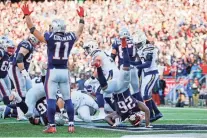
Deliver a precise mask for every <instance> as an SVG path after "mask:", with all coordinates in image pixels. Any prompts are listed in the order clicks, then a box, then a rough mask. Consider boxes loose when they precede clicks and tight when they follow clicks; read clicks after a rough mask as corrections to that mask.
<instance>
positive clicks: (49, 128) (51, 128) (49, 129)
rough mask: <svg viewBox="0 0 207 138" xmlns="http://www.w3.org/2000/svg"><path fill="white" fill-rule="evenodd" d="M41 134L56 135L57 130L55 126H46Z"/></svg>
mask: <svg viewBox="0 0 207 138" xmlns="http://www.w3.org/2000/svg"><path fill="white" fill-rule="evenodd" d="M43 132H44V133H56V132H57V130H56V127H55V125H48V126H47V127H46V129H45V130H43Z"/></svg>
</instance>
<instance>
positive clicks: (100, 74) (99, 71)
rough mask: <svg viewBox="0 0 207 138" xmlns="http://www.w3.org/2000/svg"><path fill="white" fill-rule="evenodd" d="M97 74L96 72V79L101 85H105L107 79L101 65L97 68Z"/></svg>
mask: <svg viewBox="0 0 207 138" xmlns="http://www.w3.org/2000/svg"><path fill="white" fill-rule="evenodd" d="M97 74H98V81H99V83H100V85H101V87H102V88H103V87H106V86H107V80H106V78H105V76H104V74H103V71H102V68H101V67H98V68H97Z"/></svg>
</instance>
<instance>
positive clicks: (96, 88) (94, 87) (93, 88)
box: [84, 76, 115, 119]
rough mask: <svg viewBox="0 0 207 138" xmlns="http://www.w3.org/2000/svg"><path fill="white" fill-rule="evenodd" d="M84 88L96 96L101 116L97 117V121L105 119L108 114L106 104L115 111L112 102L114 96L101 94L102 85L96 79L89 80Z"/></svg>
mask: <svg viewBox="0 0 207 138" xmlns="http://www.w3.org/2000/svg"><path fill="white" fill-rule="evenodd" d="M84 86H85V88H86V90H87V91H88V92H94V93H95V95H96V101H97V103H98V106H99V115H98V116H97V118H96V119H104V118H105V116H106V114H105V111H104V110H105V102H104V100H105V101H106V103H108V104H109V105H110V107H111V108H112V109H113V110H115V106H114V104H113V103H112V101H111V100H110V99H111V97H112V94H104V95H103V94H102V93H101V87H100V84H99V82H98V80H97V79H96V78H94V77H93V76H92V77H91V78H89V79H88V80H86V81H85V83H84Z"/></svg>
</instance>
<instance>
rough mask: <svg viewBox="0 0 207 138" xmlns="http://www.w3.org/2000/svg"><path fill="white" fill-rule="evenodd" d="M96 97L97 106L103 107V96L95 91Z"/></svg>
mask: <svg viewBox="0 0 207 138" xmlns="http://www.w3.org/2000/svg"><path fill="white" fill-rule="evenodd" d="M96 99H97V104H98V107H99V108H103V107H104V98H103V94H100V93H96Z"/></svg>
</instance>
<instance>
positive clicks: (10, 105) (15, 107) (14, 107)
mask: <svg viewBox="0 0 207 138" xmlns="http://www.w3.org/2000/svg"><path fill="white" fill-rule="evenodd" d="M7 106H8V107H10V108H12V109H17V106H16V104H8V105H7Z"/></svg>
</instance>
